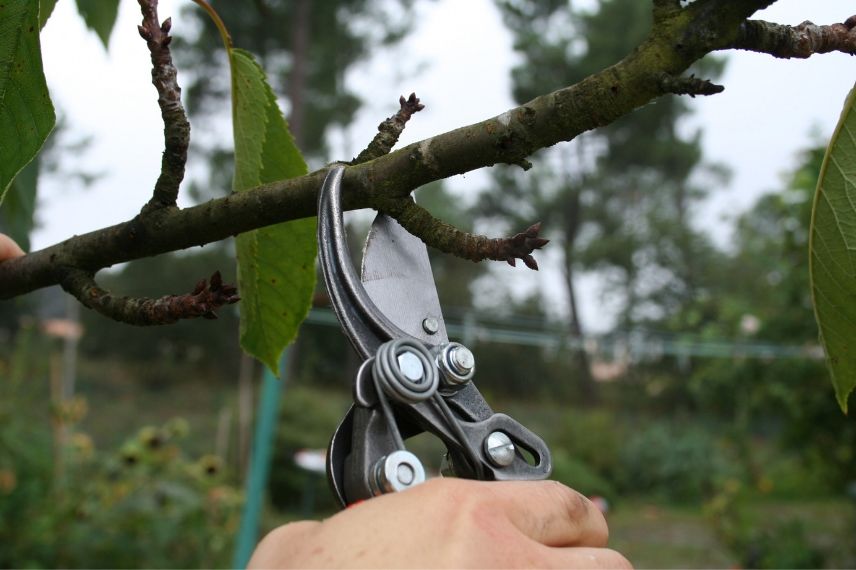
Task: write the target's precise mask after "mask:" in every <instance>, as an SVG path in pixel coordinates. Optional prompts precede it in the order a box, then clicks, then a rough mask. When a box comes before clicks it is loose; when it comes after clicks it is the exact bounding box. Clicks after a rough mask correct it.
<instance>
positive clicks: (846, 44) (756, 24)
mask: <svg viewBox="0 0 856 570" xmlns="http://www.w3.org/2000/svg"><path fill="white" fill-rule="evenodd" d="M854 27H856V17H854V16H851V17H850V18H848V19H847V20H846V21H845V22H844V23H843V24H831V25H829V26H818V25H816V24H813V23H811V22H809V21H805V22H803V23H802V24H799V25H798V26H783V25H781V24H773V23H771V22H764V21H762V20H747V21H746V22H744V23H743V24H742V25H741V26H740V30H739V33H738V34H737V37H736V38H735V40H734V42H733V43H732V44H731V45H730V46H728V47H729V48H731V49H743V50H750V51H756V52H762V53H767V54H770V55H772V56H773V57H778V58H782V59H790V58H800V59H806V58H809V57H811V56H812V55H814V54H820V53H829V52H833V51H839V52H843V53H849V54H850V55H854V54H856V29H854Z"/></svg>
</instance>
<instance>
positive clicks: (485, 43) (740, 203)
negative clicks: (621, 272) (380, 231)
mask: <svg viewBox="0 0 856 570" xmlns="http://www.w3.org/2000/svg"><path fill="white" fill-rule="evenodd" d="M186 4H189V0H186V1H185V2H178V1H177V0H161V2H160V14H161V17H167V16H173V30H174V31H175V32H177V33H181V30H182V25H183V24H182V21H181V19H180V18H179V17H178V16H179V10H178V8H179V7H182V6H185V5H186ZM854 12H856V6H854V4H853V2H847V1H845V0H822V1H815V2H805V1H800V0H779V2H777V3H776V4H775V5H774V6H773V7H772V8H770V9H768V10H766V11H764V12H762V13H759V14H758V15H757V16H756V17H757V18H761V19H766V20H770V21H776V22H780V23H788V24H797V23H799V22H801V21H803V20H806V19H809V20H812V21H814V22H816V23H832V22H841V21H844V20H845V19H846V18H847V17H848V16H850V15H852V14H853V13H854ZM139 20H140V16H139V8H138V5H137V3H136V2H133V1H130V0H123V1H122V2H121V7H120V15H119V20H118V22H117V26H116V29H115V30H114V32H113V36H112V38H111V42H110V50H109V52H105V50H104V49H103V47H102V45H101V44H100V42H99V41H98V39H97V38H96V36H95V35H94V34H92V33H90V32H87V31H86V30H85V29H84V27H83V24H82V21H81V20H80V18H79V17H78V16H77V15H76V14H75V11H74V7H73V5H72V3H71V2H58V3H57V7H56V10H55V12H54V14H53V16H52V17H51V20H50V21H49V23H48V25H47V27H46V28H45V31H44V33H43V39H42V42H43V47H42V49H43V54H44V64H45V72H46V75H47V78H48V83H49V86H50V89H51V95H52V97H53V99H54V101H55V102H56V103H57V104H58V107H59V108H60V109H61V110H62V112H63V113H64V114H65V115H66V116H67V118H68V120H69V124H70V126H71V127H72V129H73V130H74V131H75V132H78V133H81V134H87V135H92V136H93V137H94V142H93V145H92V146H91V148H90V150H89V151H88V152H86V153H85V154H84V155H82V156H81V157H73V158H74V159H75V160H81V161H82V164H83V165H84V166H85V167H87V168H88V169H90V170H93V171H97V172H102V173H103V176H102V177H101V178H100V179H99V180H98V182H97V183H96V184H95V185H94V186H93V187H91V188H89V189H86V190H82V189H80V188H79V187H75V186H74V185H73V184H69V183H68V181H66V180H45V184H44V185H43V187H42V188H41V190H40V191H41V197H40V204H39V210H38V217H39V220H40V222H41V226H40V228H39V229H38V230H37V231H36V232H35V234H34V235H33V247H34V248H36V249H38V248H43V247H46V246H48V245H51V244H53V243H55V242H57V241H60V240H62V239H65V238H67V237H69V236H71V235H73V234H79V233H84V232H87V231H91V230H95V229H98V228H100V227H104V226H106V225H110V224H114V223H118V222H121V221H124V220H127V219H129V218H131V217H132V216H134V215H135V214H136V213H137V212H138V211H139V208H140V207H141V205H142V204H143V203H145V202H146V201H147V199H148V198H149V196H150V194H151V188H152V186H153V184H154V181H155V179H156V176H157V174H158V172H159V166H160V156H161V152H162V150H163V147H162V145H163V142H162V128H163V126H162V123H161V119H160V114H159V110H158V107H157V103H156V94H155V91H154V88H153V87H152V85H151V82H150V80H151V78H150V67H149V66H150V63H149V56H148V51H147V50H146V46H145V43H144V42H143V41H142V40H141V39H140V38H139V36H138V35H137V32H136V26H137V24H138V23H139ZM474 30H476V31H475V32H474ZM403 49H406V50H407V53H408V54H409V58H410V59H411V61H417V62H421V63H422V64H423V65H422V67H421V69H420V71H419V73H417V74H413V73H410V74H406V73H405V74H402V71H401V70H400V69H394V68H391V67H389V64H388V63H385V62H384V61H375V62H373V63H370V64H366V65H364V66H362V67H361V68H360V69H357V70H355V71H354V72H353V73H351V74H350V76H349V80H350V81H351V83H352V85H353V86H354V88H356V89H357V90H358V92H359V93H360V94H361V95H362V97H363V98H364V99H365V100H366V101H367V104H366V105H365V106H364V108H363V109H362V110H361V112H360V114H359V117H358V120H357V121H356V122H355V123H354V124H353V125H352V126H351V128H350V129H348V131H347V133H345V134H344V135H342V136H339V137H338V138H337V139H336V140H337V148H339V149H341V151H342V153H343V156H341V157H337V158H350V156H351V155H352V153H354V152H356V151H359V150H360V148H362V146H363V145H364V143H365V142H366V141H368V140H370V138H371V136H372V135H373V133H374V131H375V128H376V126H377V123H378V122H380V120H382V119H383V118H384V117H386V116H388V115H389V114H390V112H392V111H393V110H394V109H395V108H396V107H397V99H398V95H400V94H407V93H410V92H411V91H415V92H416V93H417V94H418V95H419V96H420V98H422V100H423V101H424V102H425V103H426V105H427V107H426V109H425V111H423V112H422V113H420V114H419V115H417V116H416V117H415V118H414V120H412V121H411V123H410V124H409V125H408V128H407V130H406V131H405V134H404V136H403V137H402V141H401V142H402V144H407V143H409V142H413V141H417V140H421V139H423V138H426V137H429V136H432V135H435V134H439V133H441V132H445V131H448V130H451V129H454V128H456V127H460V126H463V125H465V124H470V123H474V122H477V121H481V120H484V119H486V118H488V117H491V116H493V115H496V114H499V113H502V112H503V111H505V110H507V109H508V108H510V107H511V106H513V102H512V99H511V95H510V80H509V76H508V75H509V74H508V70H509V68H510V66H511V65H512V64H513V62H514V61H515V55H514V54H513V52H512V49H511V41H510V38H509V35H508V34H507V33H506V31H505V30H504V29H503V27H502V23H501V21H500V19H499V17H498V14H497V13H496V10H495V9H494V7H493V4H492V2H491V0H438V1H436V2H432V3H429V4H427V5H420V9H419V18H418V27H417V29H416V31H415V33H414V34H413V35H412V36H411V37H409V38H408V39H407V40H406V43H405V45H404V47H403ZM387 61H388V60H387ZM854 79H856V59H853V58H851V57H849V56H845V55H841V54H831V55H829V54H828V55H820V56H814V57H812V58H811V59H809V60H807V61H781V60H775V59H773V58H771V57H769V56H764V55H759V54H752V53H745V52H731V55H729V64H728V66H727V68H726V73H725V76H724V77H723V78H722V80H721V81H720V82H721V83H723V84H724V85H725V87H726V90H725V92H724V93H722V94H720V95H716V96H713V97H708V98H701V97H697V98H695V99H694V100H693V101H692V105H693V106H694V107H695V109H696V110H697V114H696V116H695V118H694V119H693V124H694V125H697V126H701V127H703V129H704V149H705V153H706V158H707V159H708V160H713V161H720V162H723V163H725V164H727V165H728V166H729V167H730V168H731V169H732V170H733V172H734V176H733V178H732V180H731V183H730V184H729V185H728V186H727V187H726V188H723V189H721V190H719V191H717V192H716V193H715V195H714V197H713V198H712V199H711V200H710V202H709V204H708V206H707V207H706V208H705V211H704V212H703V213H702V215H701V216H700V218H699V219H700V222H701V223H702V224H703V225H704V226H705V227H706V228H707V229H708V230H709V231H711V232H712V233H713V234H714V235H715V236H717V239H718V240H719V241H720V242H725V241H726V240H727V236H728V228H729V225H728V224H727V223H726V222H725V221H723V219H722V218H723V216H731V217H733V216H734V215H735V214H736V213H738V212H739V211H741V210H743V209H745V208H747V207H748V206H750V205H751V204H752V202H753V201H754V200H755V199H756V198H757V196H758V195H759V194H760V193H762V192H763V191H767V190H771V189H774V188H776V187H778V186H779V181H780V180H781V177H782V175H783V173H785V172H787V171H788V170H789V169H792V168H793V166H794V163H795V159H796V157H797V154H798V153H799V151H800V150H802V149H804V148H805V147H806V146H807V144H809V142H810V140H811V139H810V137H809V133H810V131H811V129H812V128H816V129H817V131H818V132H820V133H821V134H822V135H823V136H824V137H828V135H829V134H830V133H831V131H832V128H833V127H834V125H835V123H836V121H837V119H838V115H839V112H840V109H841V105H842V103H843V101H844V98H845V96H846V94H847V92H848V90H849V89H850V88H851V87H852V85H853V82H854ZM179 80H181V70H179ZM191 144H193V143H192V141H191ZM485 180H486V178H485V177H483V176H480V175H479V174H470V175H468V176H464V177H457V180H452V181H451V182H452V184H453V187H454V188H456V189H458V190H459V191H461V192H462V193H467V192H472V191H473V190H472V189H473V188H479V187H483V185H484V183H485ZM508 270H509V271H513V270H511V269H510V268H509V269H508ZM518 273H519V271H518ZM509 275H512V274H509ZM542 280H543V281H542V283H541V285H540V286H542V287H545V288H547V289H550V288H552V287H551V286H550V283H549V279H548V278H546V277H544V276H542ZM594 318H596V316H595V314H594V313H592V314H591V315H590V319H587V320H594Z"/></svg>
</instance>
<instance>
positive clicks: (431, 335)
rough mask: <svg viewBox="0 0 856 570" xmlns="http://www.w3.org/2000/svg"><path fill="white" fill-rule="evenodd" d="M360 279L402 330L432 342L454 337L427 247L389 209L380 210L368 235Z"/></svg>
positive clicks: (446, 340)
mask: <svg viewBox="0 0 856 570" xmlns="http://www.w3.org/2000/svg"><path fill="white" fill-rule="evenodd" d="M361 281H362V282H363V287H364V288H365V290H366V292H367V293H368V294H369V297H370V298H371V300H372V301H373V302H374V304H375V305H377V308H378V309H380V310H381V311H382V312H383V314H384V315H386V316H387V318H389V320H390V321H392V323H393V324H395V325H396V326H397V327H398V328H400V329H401V330H402V331H404V332H405V333H407V334H409V335H410V336H413V337H415V338H418V339H419V340H421V341H423V342H426V343H428V344H441V343H446V342H449V337H448V335H447V334H446V325H445V323H444V322H443V313H442V312H441V310H440V299H439V298H438V297H437V288H436V287H435V286H434V274H433V273H432V272H431V263H430V261H429V259H428V250H427V248H426V247H425V244H424V243H422V240H420V239H419V238H418V237H416V236H414V235H413V234H411V233H409V232H408V231H407V230H405V229H404V228H403V227H401V225H400V224H399V223H398V222H397V221H395V220H394V219H392V218H390V217H389V216H387V215H386V214H378V215H377V217H376V218H375V220H374V223H372V227H371V230H370V231H369V235H368V237H367V238H366V245H365V248H364V250H363V266H362V277H361Z"/></svg>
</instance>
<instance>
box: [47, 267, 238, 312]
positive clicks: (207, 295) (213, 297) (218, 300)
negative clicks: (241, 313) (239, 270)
mask: <svg viewBox="0 0 856 570" xmlns="http://www.w3.org/2000/svg"><path fill="white" fill-rule="evenodd" d="M61 285H62V288H63V289H65V290H66V291H67V292H68V293H70V294H72V295H74V296H75V297H76V298H77V299H78V300H79V301H80V302H81V303H83V305H84V306H86V307H89V308H90V309H94V310H95V311H98V312H99V313H101V314H102V315H105V316H107V317H110V318H111V319H113V320H115V321H120V322H123V323H127V324H131V325H138V326H149V325H165V324H171V323H174V322H176V321H179V320H181V319H194V318H196V317H203V318H205V319H216V318H217V313H216V310H217V309H219V308H220V307H222V306H223V305H230V304H232V303H237V302H238V300H239V297H238V295H237V289H236V288H235V287H233V286H231V285H226V284H224V283H223V279H222V278H221V277H220V272H219V271H218V272H216V273H214V275H212V276H211V281H210V283H208V282H206V280H205V279H203V280H202V281H200V282H199V283H197V284H196V287H195V288H194V289H193V292H192V293H189V294H186V295H167V296H166V297H160V298H158V299H149V298H147V297H141V298H134V297H119V296H116V295H114V294H112V293H110V292H109V291H107V290H105V289H103V288H101V287H100V286H99V285H98V283H96V282H95V278H94V275H93V274H92V273H89V272H87V271H83V270H80V269H69V270H68V271H67V272H66V275H65V277H64V278H63V279H62V281H61Z"/></svg>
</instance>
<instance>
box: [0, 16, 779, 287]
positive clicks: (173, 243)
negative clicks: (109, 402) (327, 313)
mask: <svg viewBox="0 0 856 570" xmlns="http://www.w3.org/2000/svg"><path fill="white" fill-rule="evenodd" d="M772 2H773V0H696V2H693V3H692V4H690V5H688V6H687V7H686V8H683V9H681V10H680V11H676V12H674V13H672V14H671V15H670V16H669V17H668V18H666V19H664V20H661V21H660V23H659V24H656V25H655V26H654V27H653V28H652V30H651V33H650V34H649V36H648V38H647V39H646V40H645V41H644V42H643V43H642V44H641V45H639V46H638V47H637V48H636V49H635V50H633V51H632V52H631V53H630V54H629V55H628V56H627V57H625V58H624V59H623V60H621V61H620V62H618V63H617V64H615V65H613V66H611V67H609V68H607V69H604V70H603V71H601V72H599V73H596V74H594V75H591V76H589V77H587V78H586V79H583V80H582V81H580V82H579V83H577V84H575V85H572V86H570V87H566V88H564V89H560V90H558V91H555V92H553V93H549V94H546V95H542V96H540V97H537V98H535V99H533V100H532V101H529V102H528V103H526V104H524V105H522V106H520V107H516V108H514V109H511V110H509V111H507V112H505V113H503V114H501V115H498V116H496V117H493V118H490V119H487V120H485V121H482V122H480V123H476V124H473V125H469V126H465V127H462V128H459V129H455V130H454V131H450V132H447V133H444V134H441V135H438V136H435V137H432V138H429V139H425V140H423V141H421V142H417V143H414V144H411V145H408V146H406V147H404V148H402V149H400V150H397V151H394V152H390V153H389V154H385V155H383V156H380V157H378V158H375V159H374V160H370V161H368V162H365V163H362V164H357V165H355V166H351V167H349V168H348V169H347V171H346V173H345V176H344V179H343V190H344V192H343V202H344V203H343V207H344V208H346V209H354V208H364V207H374V208H377V209H383V208H384V206H389V203H390V201H391V200H394V199H395V198H402V197H405V196H407V195H408V194H409V193H410V192H412V191H413V190H414V189H416V188H418V187H420V186H422V185H424V184H427V183H428V182H431V181H434V180H439V179H442V178H447V177H450V176H454V175H457V174H463V173H465V172H469V171H471V170H475V169H478V168H482V167H486V166H492V165H494V164H497V163H507V164H516V163H520V162H521V161H522V160H524V159H525V158H526V157H527V156H529V155H531V154H532V153H533V152H535V151H536V150H538V149H540V148H544V147H548V146H552V145H554V144H556V143H558V142H560V141H567V140H571V139H573V138H575V137H576V136H577V135H579V134H580V133H583V132H585V131H588V130H590V129H594V128H597V127H600V126H603V125H607V124H609V123H611V122H613V121H615V120H616V119H617V118H619V117H621V116H622V115H625V114H627V113H629V112H631V111H633V110H634V109H636V108H638V107H640V106H642V105H645V104H647V103H648V102H649V101H651V100H652V99H655V98H657V97H659V96H661V95H663V94H665V93H668V92H670V91H669V90H668V89H666V88H665V86H664V85H663V82H662V77H663V74H666V75H670V76H674V77H677V76H680V75H681V74H682V73H683V72H685V71H686V70H687V68H689V66H690V65H692V64H693V63H694V62H695V61H696V60H698V59H699V58H701V57H703V56H704V55H706V54H707V53H710V52H712V51H715V50H721V49H727V48H729V47H736V46H737V45H739V44H740V41H738V39H739V38H742V37H743V35H744V34H745V33H746V32H745V30H744V29H743V28H742V27H741V26H742V24H744V22H745V21H746V19H747V18H749V17H750V16H751V15H752V14H753V13H754V12H755V11H756V10H758V9H760V8H763V7H765V6H767V5H769V4H771V3H772ZM325 174H326V172H325V171H324V170H320V171H316V172H313V173H310V174H307V175H305V176H301V177H299V178H293V179H289V180H281V181H277V182H274V183H271V184H267V185H264V186H259V187H257V188H254V189H251V190H247V191H244V192H240V193H238V194H234V195H231V196H228V197H226V198H221V199H218V200H212V201H210V202H207V203H205V204H201V205H198V206H194V207H192V208H186V209H177V208H160V209H154V210H147V211H145V212H141V213H140V214H139V215H138V216H137V217H135V218H134V219H132V220H129V221H127V222H123V223H120V224H117V225H115V226H111V227H108V228H104V229H101V230H97V231H94V232H91V233H88V234H85V235H81V236H75V237H73V238H70V239H68V240H66V241H64V242H61V243H59V244H56V245H53V246H51V247H48V248H46V249H43V250H41V251H36V252H33V253H31V254H29V255H27V256H24V257H22V258H18V259H15V260H9V261H5V262H3V263H0V298H10V297H14V296H16V295H20V294H23V293H26V292H29V291H33V290H35V289H38V288H41V287H46V286H49V285H53V284H56V283H59V282H60V280H61V279H63V278H64V277H65V275H66V273H67V268H69V267H74V268H77V269H80V270H83V271H86V272H89V273H90V274H92V273H94V272H96V271H98V270H99V269H101V268H104V267H109V266H111V265H113V264H115V263H120V262H125V261H130V260H133V259H139V258H141V257H148V256H153V255H158V254H161V253H166V252H169V251H176V250H180V249H185V248H188V247H192V246H198V245H203V244H206V243H209V242H213V241H218V240H221V239H225V238H227V237H229V236H233V235H236V234H239V233H242V232H246V231H249V230H253V229H257V228H260V227H263V226H267V225H271V224H275V223H279V222H284V221H288V220H293V219H296V218H302V217H307V216H313V215H315V213H316V193H317V191H318V189H319V188H320V187H321V183H322V181H323V179H324V176H325Z"/></svg>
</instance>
